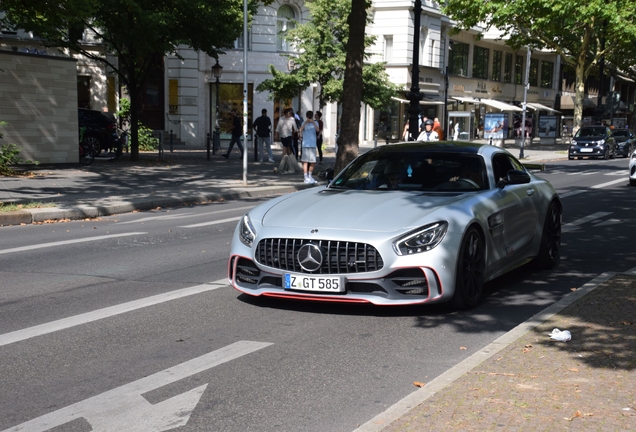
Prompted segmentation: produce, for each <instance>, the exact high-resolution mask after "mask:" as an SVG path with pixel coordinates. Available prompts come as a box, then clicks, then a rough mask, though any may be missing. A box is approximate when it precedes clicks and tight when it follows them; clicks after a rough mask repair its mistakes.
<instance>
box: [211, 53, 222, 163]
mask: <svg viewBox="0 0 636 432" xmlns="http://www.w3.org/2000/svg"><path fill="white" fill-rule="evenodd" d="M222 74H223V66H221V65H220V64H219V59H216V63H215V65H214V66H212V76H214V78H215V80H216V81H215V85H216V110H215V115H214V117H215V118H214V135H213V143H214V144H213V147H212V149H213V150H212V153H213V154H216V150H217V149H218V148H219V147H220V146H221V136H220V135H221V132H220V130H221V127H220V125H219V84H220V83H219V78H221V75H222Z"/></svg>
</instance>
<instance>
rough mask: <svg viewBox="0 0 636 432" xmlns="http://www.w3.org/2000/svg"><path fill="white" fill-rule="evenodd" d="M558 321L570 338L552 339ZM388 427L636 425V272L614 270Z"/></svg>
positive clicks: (392, 431) (402, 430) (389, 431)
mask: <svg viewBox="0 0 636 432" xmlns="http://www.w3.org/2000/svg"><path fill="white" fill-rule="evenodd" d="M554 328H558V329H561V330H569V331H570V332H571V334H572V340H571V341H569V342H556V341H553V340H550V338H549V336H548V334H549V333H550V332H551V331H552V330H553V329H554ZM382 430H383V432H398V431H399V432H406V431H424V430H430V431H449V430H452V431H490V430H505V431H508V430H515V431H554V430H585V431H588V430H589V431H592V430H594V431H634V430H636V274H618V275H615V276H614V277H612V278H611V279H609V280H608V281H606V282H605V283H603V284H601V285H600V286H599V287H598V288H596V289H594V290H593V291H591V292H590V293H588V294H586V295H585V296H583V297H582V298H580V299H578V300H577V301H576V302H574V303H573V304H571V305H570V306H568V307H566V308H565V309H563V310H562V311H561V312H559V313H557V314H556V315H553V316H552V317H551V318H550V319H548V320H547V321H545V322H543V323H541V324H540V325H538V326H537V327H535V328H534V329H532V330H531V331H529V332H528V333H526V334H525V335H523V336H522V337H520V338H519V339H517V340H516V341H514V342H513V343H511V344H509V345H508V346H507V347H505V348H504V349H502V350H501V351H499V352H498V353H497V354H495V355H493V356H492V357H490V358H489V359H487V360H486V361H484V362H483V363H481V364H479V365H478V366H477V367H475V368H474V369H472V370H470V371H469V372H468V373H466V374H465V375H464V376H462V377H461V378H460V379H458V380H456V381H454V382H453V383H452V384H451V385H449V386H448V387H446V388H444V389H443V390H441V391H439V392H437V393H435V394H434V395H433V396H432V397H430V398H428V399H427V400H425V401H424V402H422V403H421V404H420V405H419V406H417V407H415V408H413V409H412V410H411V411H410V412H409V413H408V414H406V415H404V416H402V417H401V418H399V419H398V420H396V421H394V422H393V423H391V424H390V425H388V426H387V427H385V428H384V429H382Z"/></svg>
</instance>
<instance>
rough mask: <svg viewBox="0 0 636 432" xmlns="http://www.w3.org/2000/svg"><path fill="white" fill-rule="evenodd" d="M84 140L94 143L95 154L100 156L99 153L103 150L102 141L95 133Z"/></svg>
mask: <svg viewBox="0 0 636 432" xmlns="http://www.w3.org/2000/svg"><path fill="white" fill-rule="evenodd" d="M84 141H86V142H87V143H88V144H92V145H93V148H94V149H95V156H99V154H100V153H101V152H102V141H101V140H100V139H99V138H97V137H96V136H94V135H89V136H87V137H84Z"/></svg>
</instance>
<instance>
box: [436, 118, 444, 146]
mask: <svg viewBox="0 0 636 432" xmlns="http://www.w3.org/2000/svg"><path fill="white" fill-rule="evenodd" d="M433 130H434V131H435V132H437V137H438V138H439V140H440V141H443V140H444V129H443V128H442V124H441V123H440V122H439V119H438V118H437V117H435V120H433Z"/></svg>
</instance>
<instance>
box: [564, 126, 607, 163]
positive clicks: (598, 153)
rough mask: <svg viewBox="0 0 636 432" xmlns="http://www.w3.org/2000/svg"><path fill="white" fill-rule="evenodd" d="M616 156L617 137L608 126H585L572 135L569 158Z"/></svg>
mask: <svg viewBox="0 0 636 432" xmlns="http://www.w3.org/2000/svg"><path fill="white" fill-rule="evenodd" d="M615 156H616V139H615V138H614V136H613V135H612V131H611V130H610V128H608V127H607V126H583V127H582V128H581V129H579V130H578V131H577V132H576V134H575V135H574V136H573V137H572V142H571V143H570V150H569V151H568V159H569V160H572V159H574V158H577V159H581V158H583V157H589V158H599V159H609V158H614V157H615Z"/></svg>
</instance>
